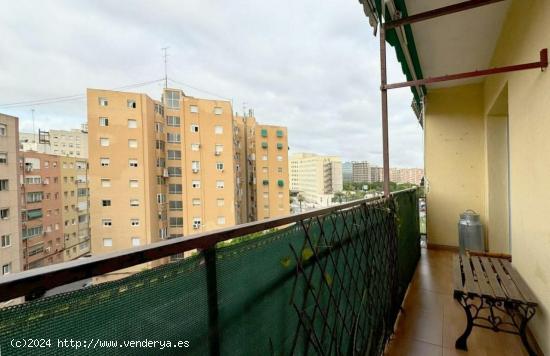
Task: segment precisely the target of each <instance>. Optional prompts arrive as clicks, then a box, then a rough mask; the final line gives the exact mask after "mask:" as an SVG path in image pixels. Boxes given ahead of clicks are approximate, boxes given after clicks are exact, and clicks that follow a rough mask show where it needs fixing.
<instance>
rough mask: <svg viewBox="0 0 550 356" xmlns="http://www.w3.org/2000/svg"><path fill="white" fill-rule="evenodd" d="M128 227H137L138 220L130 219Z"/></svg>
mask: <svg viewBox="0 0 550 356" xmlns="http://www.w3.org/2000/svg"><path fill="white" fill-rule="evenodd" d="M130 226H134V227H135V226H139V219H130Z"/></svg>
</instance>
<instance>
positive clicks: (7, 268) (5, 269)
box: [2, 262, 11, 274]
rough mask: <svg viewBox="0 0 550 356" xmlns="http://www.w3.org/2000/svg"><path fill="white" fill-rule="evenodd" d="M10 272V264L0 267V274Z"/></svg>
mask: <svg viewBox="0 0 550 356" xmlns="http://www.w3.org/2000/svg"><path fill="white" fill-rule="evenodd" d="M10 272H11V262H10V263H8V264H6V265H3V266H2V274H9V273H10Z"/></svg>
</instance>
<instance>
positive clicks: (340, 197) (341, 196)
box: [333, 192, 345, 204]
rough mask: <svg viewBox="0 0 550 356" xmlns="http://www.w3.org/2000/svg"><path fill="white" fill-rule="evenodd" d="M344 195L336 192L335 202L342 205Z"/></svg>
mask: <svg viewBox="0 0 550 356" xmlns="http://www.w3.org/2000/svg"><path fill="white" fill-rule="evenodd" d="M344 196H345V195H344V193H342V192H334V199H333V201H334V200H336V201H337V202H338V203H340V204H342V198H344Z"/></svg>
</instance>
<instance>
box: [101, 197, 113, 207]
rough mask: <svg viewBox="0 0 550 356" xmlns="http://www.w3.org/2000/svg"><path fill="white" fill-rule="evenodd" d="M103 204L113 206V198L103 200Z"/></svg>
mask: <svg viewBox="0 0 550 356" xmlns="http://www.w3.org/2000/svg"><path fill="white" fill-rule="evenodd" d="M101 206H111V199H103V200H101Z"/></svg>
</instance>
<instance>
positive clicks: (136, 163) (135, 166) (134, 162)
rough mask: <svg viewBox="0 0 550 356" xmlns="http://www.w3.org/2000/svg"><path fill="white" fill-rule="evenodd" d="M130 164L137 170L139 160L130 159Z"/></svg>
mask: <svg viewBox="0 0 550 356" xmlns="http://www.w3.org/2000/svg"><path fill="white" fill-rule="evenodd" d="M128 164H129V165H130V167H133V168H137V166H138V160H137V159H129V160H128Z"/></svg>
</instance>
